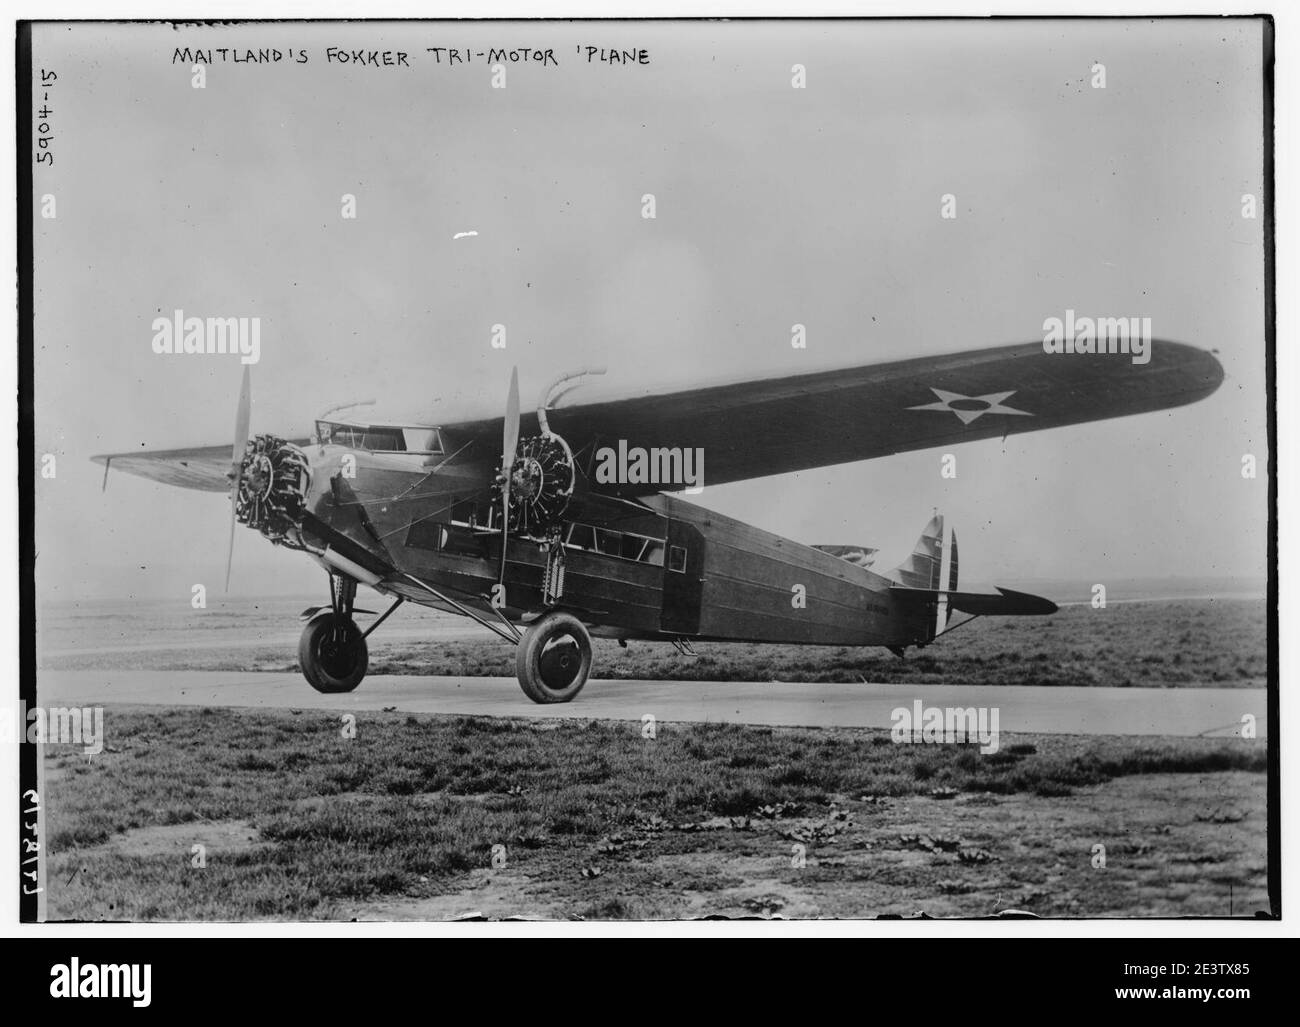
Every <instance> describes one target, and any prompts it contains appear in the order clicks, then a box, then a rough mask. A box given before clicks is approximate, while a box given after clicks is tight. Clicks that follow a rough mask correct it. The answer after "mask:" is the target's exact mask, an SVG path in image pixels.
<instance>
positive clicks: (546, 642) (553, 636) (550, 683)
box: [515, 611, 591, 703]
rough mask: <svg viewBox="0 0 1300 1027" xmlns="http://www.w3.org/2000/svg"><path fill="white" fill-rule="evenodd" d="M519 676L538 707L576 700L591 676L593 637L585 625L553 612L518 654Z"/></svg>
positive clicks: (530, 630) (537, 624) (533, 627)
mask: <svg viewBox="0 0 1300 1027" xmlns="http://www.w3.org/2000/svg"><path fill="white" fill-rule="evenodd" d="M515 672H516V673H517V674H518V675H519V684H520V686H521V687H522V688H523V690H524V695H526V696H528V698H530V699H531V700H532V701H533V702H535V703H556V702H568V701H569V700H570V699H572V698H573V697H574V696H575V695H577V694H578V693H579V692H581V691H582V686H583V685H585V684H586V683H587V675H588V674H590V673H591V636H590V635H588V634H587V629H586V628H585V627H584V626H583V624H582V621H580V620H578V618H577V617H575V616H573V615H572V614H569V613H560V612H559V611H552V612H551V613H548V614H546V615H544V616H543V617H541V618H540V619H538V620H537V621H536V622H534V623H533V624H532V625H531V626H530V627H529V628H528V630H527V631H526V632H524V637H523V641H521V642H520V643H519V646H518V648H517V649H516V650H515Z"/></svg>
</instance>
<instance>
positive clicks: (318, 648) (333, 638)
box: [298, 614, 370, 694]
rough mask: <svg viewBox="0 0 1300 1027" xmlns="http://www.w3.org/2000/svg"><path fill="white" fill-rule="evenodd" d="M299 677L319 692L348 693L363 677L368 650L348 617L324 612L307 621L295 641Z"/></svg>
mask: <svg viewBox="0 0 1300 1027" xmlns="http://www.w3.org/2000/svg"><path fill="white" fill-rule="evenodd" d="M298 661H299V663H301V665H302V676H303V677H305V678H306V679H307V683H308V684H309V685H311V687H312V688H314V689H316V691H318V692H325V693H327V694H331V693H335V692H350V691H352V690H353V689H354V688H356V687H357V685H359V684H360V683H361V679H362V678H363V677H365V676H366V667H367V666H369V664H370V653H369V651H368V650H367V649H366V639H365V636H364V635H363V634H362V633H361V629H360V628H359V627H357V625H356V622H355V621H354V620H353V619H352V618H351V617H339V616H337V615H335V614H325V615H324V616H320V617H316V618H315V619H313V620H311V621H308V623H307V626H306V627H305V628H303V632H302V638H301V639H299V640H298Z"/></svg>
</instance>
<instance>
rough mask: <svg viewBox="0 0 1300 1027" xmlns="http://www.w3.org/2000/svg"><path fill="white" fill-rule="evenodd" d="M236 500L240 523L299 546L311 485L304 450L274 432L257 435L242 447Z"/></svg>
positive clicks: (275, 540) (281, 543) (291, 546)
mask: <svg viewBox="0 0 1300 1027" xmlns="http://www.w3.org/2000/svg"><path fill="white" fill-rule="evenodd" d="M238 482H239V492H238V495H237V497H236V501H235V518H236V519H237V520H238V521H239V523H240V524H246V525H248V526H249V527H250V528H253V529H255V530H257V531H260V532H261V533H262V534H263V535H265V536H266V537H267V538H268V539H270V540H271V541H272V542H274V543H276V544H277V545H283V546H288V547H290V548H291V549H302V548H303V545H302V536H301V533H300V530H299V529H300V528H301V525H302V515H303V513H304V511H305V509H306V500H307V491H308V489H310V488H311V465H310V464H309V463H308V461H307V454H306V453H304V452H303V451H302V450H301V449H299V448H298V447H297V446H295V445H294V444H293V443H291V442H286V441H285V440H284V439H282V438H279V437H277V436H275V435H256V436H254V437H253V438H251V439H249V440H248V443H247V445H246V446H245V447H244V456H243V461H242V463H241V471H240V475H239V478H238Z"/></svg>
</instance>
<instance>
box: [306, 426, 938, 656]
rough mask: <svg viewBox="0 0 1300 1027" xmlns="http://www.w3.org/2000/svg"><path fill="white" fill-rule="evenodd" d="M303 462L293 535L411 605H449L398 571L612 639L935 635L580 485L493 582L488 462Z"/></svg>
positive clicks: (767, 542)
mask: <svg viewBox="0 0 1300 1027" xmlns="http://www.w3.org/2000/svg"><path fill="white" fill-rule="evenodd" d="M305 452H306V453H307V454H308V457H309V460H310V463H311V465H312V469H313V479H312V485H311V489H310V493H309V495H308V501H307V508H308V509H309V510H310V512H311V515H312V516H311V517H309V518H308V520H307V525H306V532H305V533H306V534H307V535H308V536H309V537H314V539H315V541H316V542H317V543H320V544H330V543H332V545H333V548H334V550H335V551H337V552H341V553H343V554H344V555H345V556H346V557H347V558H348V559H351V560H353V561H355V562H358V563H360V564H362V565H363V566H366V567H367V568H369V569H370V570H372V571H373V572H374V573H375V574H376V575H377V576H379V577H380V578H382V581H381V582H379V583H377V584H375V585H374V587H375V588H376V589H377V590H379V591H381V592H385V593H388V594H391V595H395V596H396V595H400V596H403V597H405V598H406V599H408V600H411V601H413V602H417V603H420V604H422V605H426V606H432V607H435V608H442V609H449V607H448V606H447V605H446V604H444V603H442V602H439V601H438V600H437V599H436V598H435V597H434V596H433V595H432V594H431V593H430V592H429V591H428V590H427V589H425V588H423V587H421V585H420V584H419V583H417V582H414V581H409V580H406V579H405V578H404V575H410V576H413V577H414V578H417V579H419V580H420V581H421V582H424V583H427V584H428V585H432V586H433V587H434V588H435V589H437V590H438V591H441V592H444V593H445V594H447V595H448V596H451V597H454V598H455V599H456V600H457V601H458V602H460V603H463V604H465V605H466V606H469V607H471V608H473V609H476V610H479V611H483V612H485V613H490V612H491V607H492V606H495V607H496V609H497V610H498V611H499V613H500V615H501V616H504V617H506V618H507V619H509V620H511V621H513V622H518V621H523V620H527V619H530V618H531V617H532V616H535V615H536V614H537V613H539V612H541V611H543V610H545V609H547V608H559V609H564V610H568V611H570V612H572V613H573V614H575V615H576V616H578V617H579V618H580V619H581V620H582V621H583V622H584V623H586V624H587V625H588V627H589V628H590V630H591V633H592V634H593V635H596V636H604V637H612V638H623V639H658V640H672V639H686V640H714V641H754V642H759V641H761V642H777V643H799V644H813V645H845V646H903V645H912V644H917V643H924V642H925V641H928V639H929V637H931V634H932V632H927V628H931V627H932V623H933V620H932V615H931V613H930V612H928V611H926V610H918V609H917V607H916V606H915V604H912V605H910V606H906V605H904V604H900V603H897V602H895V601H894V599H893V597H892V596H891V594H890V588H891V586H892V585H893V584H895V582H894V581H892V580H891V579H889V578H886V577H884V576H882V575H880V574H877V573H874V572H873V571H871V570H869V569H867V568H865V567H862V566H859V565H857V564H855V563H852V562H850V561H848V560H845V559H842V558H840V557H838V556H832V555H830V554H829V553H826V552H823V551H821V550H819V549H815V548H813V547H811V546H807V545H803V544H801V543H799V542H795V541H792V540H790V539H787V538H783V537H781V536H780V535H776V534H774V533H772V532H768V531H764V530H762V529H759V528H755V527H753V526H751V525H748V524H745V523H743V522H741V521H738V520H736V519H734V518H730V517H725V516H723V515H720V514H716V513H713V512H711V511H709V510H707V509H704V508H703V507H700V506H697V505H695V504H693V503H688V502H686V501H684V500H681V499H677V498H675V497H673V496H668V495H658V496H650V497H644V498H641V499H638V500H635V501H631V500H624V499H618V498H615V497H609V496H601V495H597V494H595V493H593V492H590V491H587V490H585V489H583V488H581V487H580V488H579V489H578V490H577V492H576V493H575V495H574V497H573V500H572V502H571V504H570V507H569V509H568V510H567V511H566V515H565V519H564V520H565V523H564V525H563V527H562V535H561V538H560V543H559V544H558V545H552V546H549V547H547V546H544V545H542V544H540V543H539V542H538V541H537V540H534V539H529V538H523V537H515V536H510V537H509V539H508V542H507V551H506V559H505V563H504V574H503V575H502V574H501V566H502V564H501V530H500V511H499V508H498V507H497V506H496V505H495V504H494V503H493V502H492V501H491V497H490V496H489V493H488V490H487V488H486V487H485V482H490V481H491V479H492V475H493V473H494V467H493V466H490V465H489V463H488V462H486V461H482V460H477V461H476V460H474V459H472V457H462V458H461V459H457V460H454V461H450V462H447V463H446V465H445V466H436V467H434V468H433V469H430V467H428V466H426V463H427V461H426V460H424V459H422V458H421V457H418V456H414V455H407V454H402V453H374V452H366V451H364V450H356V449H352V448H350V447H345V446H335V445H323V446H322V445H311V446H308V447H306V448H305ZM344 540H346V541H344ZM352 547H356V548H352ZM358 549H359V550H361V551H363V552H358V551H357V550H358ZM389 568H391V570H392V571H395V572H398V573H389V572H388V569H389ZM499 575H500V580H499ZM498 585H499V586H501V587H499V588H498V587H497V586H498ZM493 599H495V603H494V602H493Z"/></svg>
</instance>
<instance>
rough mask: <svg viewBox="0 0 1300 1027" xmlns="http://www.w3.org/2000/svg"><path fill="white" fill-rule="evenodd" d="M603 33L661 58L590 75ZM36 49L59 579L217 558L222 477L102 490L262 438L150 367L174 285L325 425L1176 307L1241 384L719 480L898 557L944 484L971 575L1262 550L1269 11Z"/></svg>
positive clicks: (73, 38)
mask: <svg viewBox="0 0 1300 1027" xmlns="http://www.w3.org/2000/svg"><path fill="white" fill-rule="evenodd" d="M588 44H590V45H595V46H605V47H617V48H622V49H645V50H647V51H648V54H649V63H648V64H637V65H632V66H609V65H604V64H599V63H587V61H586V60H585V57H584V56H583V55H582V54H580V53H579V52H577V51H578V48H579V47H583V46H586V45H588ZM330 46H338V47H342V48H344V49H350V50H351V49H376V50H380V51H383V50H388V51H393V52H396V51H404V52H406V53H407V54H409V57H408V58H407V64H408V65H409V66H406V67H402V66H391V67H371V66H364V67H363V66H357V65H355V64H347V65H340V64H338V63H329V62H327V61H326V53H325V51H326V48H327V47H330ZM453 46H454V47H458V48H469V49H471V50H473V51H475V52H476V53H477V51H480V50H486V49H487V48H489V47H493V46H501V47H507V48H515V47H524V46H527V47H529V48H531V49H534V50H545V49H547V48H550V49H552V50H553V52H554V54H555V57H556V60H557V61H558V66H551V65H549V64H548V65H546V66H541V65H537V64H533V63H529V64H509V65H507V78H506V87H505V88H504V89H494V88H492V72H491V70H490V68H489V67H488V64H487V62H486V60H484V59H483V58H479V57H475V58H473V59H472V61H471V63H469V64H463V65H450V66H449V65H448V64H447V63H445V61H446V59H445V58H444V62H443V63H441V64H438V63H435V62H434V59H433V56H432V55H431V54H428V53H427V52H426V48H427V47H453ZM177 47H190V48H194V47H202V48H205V49H206V48H219V47H226V48H240V49H242V48H250V47H251V48H266V47H275V48H278V49H280V50H281V51H282V53H284V54H285V57H284V59H282V60H281V62H279V63H278V64H268V65H260V64H249V63H240V64H234V63H230V62H222V61H220V59H219V55H218V60H217V62H216V63H215V64H213V65H212V66H211V67H208V68H207V69H206V74H207V81H206V88H203V89H195V88H193V87H192V82H191V79H192V72H191V66H190V65H189V64H188V63H183V62H175V63H174V62H173V55H174V51H175V49H176V48H177ZM33 49H34V64H35V66H36V69H37V77H38V82H39V71H40V69H45V70H48V71H53V72H55V73H56V74H57V76H58V78H57V82H56V83H55V84H54V85H53V86H52V87H51V88H50V89H49V92H50V98H49V100H48V101H47V103H48V109H49V114H48V124H49V125H50V126H51V127H52V135H53V149H52V152H53V153H54V158H55V163H54V166H53V167H46V166H38V167H37V168H36V171H35V190H36V194H37V196H38V198H39V197H41V196H44V195H46V194H53V195H54V196H55V197H56V200H57V215H58V216H57V218H56V219H53V220H44V219H42V218H40V217H39V216H37V217H36V219H35V233H36V287H37V294H36V295H37V322H36V344H37V354H36V382H35V394H36V427H37V430H36V449H37V453H38V454H41V453H54V454H56V456H57V458H58V476H57V478H56V479H54V480H48V481H47V480H43V479H40V478H38V479H37V486H38V506H37V509H38V521H37V546H38V550H39V553H40V556H39V560H38V565H37V566H38V576H37V577H38V588H39V589H40V594H41V597H42V598H71V597H74V596H76V595H79V594H106V593H118V594H137V595H145V594H153V595H157V594H173V593H179V594H182V595H184V596H185V597H188V595H189V586H190V584H191V583H193V582H208V583H210V587H211V586H212V584H215V583H217V582H219V581H220V579H221V577H222V573H223V567H224V547H225V538H226V531H227V523H228V518H229V506H228V502H227V501H225V500H224V499H223V498H222V497H221V496H219V495H214V494H207V493H196V492H187V491H181V490H177V489H172V488H168V487H166V486H163V485H159V484H154V483H151V482H147V481H143V480H140V479H136V478H132V477H130V476H127V475H123V474H114V475H113V477H112V479H111V480H110V483H109V488H108V491H107V493H106V494H101V493H100V479H101V473H102V469H101V468H100V467H98V465H94V464H92V463H90V462H89V459H88V458H89V456H90V455H91V454H93V453H99V452H114V451H124V450H133V449H139V448H141V446H142V444H143V445H144V446H147V447H158V448H167V447H172V446H176V445H182V444H217V443H221V444H227V443H229V442H230V441H231V437H232V430H233V421H234V408H235V401H236V396H237V393H238V384H239V377H240V367H239V364H238V362H237V360H236V359H234V358H231V357H221V356H203V357H199V356H185V357H167V356H158V355H155V354H154V353H153V352H152V350H151V347H150V340H151V338H152V335H153V333H152V331H151V328H150V323H151V322H152V320H153V319H154V318H155V317H156V316H158V315H159V314H160V313H163V314H167V315H169V314H170V313H171V311H173V310H175V309H177V308H180V309H183V310H184V311H185V312H186V314H187V315H194V316H201V317H203V316H247V317H253V316H256V317H260V318H261V321H262V359H261V362H260V363H259V364H258V365H257V366H256V367H255V368H254V372H253V394H254V407H253V427H254V430H267V429H273V430H280V431H284V432H290V433H294V434H302V433H305V432H306V431H307V430H309V426H310V423H311V420H312V418H313V417H314V416H315V415H317V414H319V413H320V412H321V411H322V410H323V409H324V408H326V407H328V406H331V405H333V404H336V403H339V402H342V401H345V400H349V399H369V398H378V399H381V400H383V401H385V403H386V404H390V405H394V406H404V405H411V404H414V405H415V406H416V408H417V409H419V410H422V411H423V412H424V416H426V417H427V418H428V419H429V420H430V421H432V422H434V423H437V422H438V421H440V420H444V419H448V418H449V417H450V416H451V415H452V413H453V412H454V413H462V412H465V411H467V410H473V411H474V412H477V413H483V414H496V413H499V412H500V411H501V410H502V408H503V405H504V394H505V391H506V385H507V382H508V379H509V374H510V367H511V366H512V365H514V364H517V365H518V367H519V373H520V382H521V393H522V395H523V397H524V400H525V404H528V403H530V402H531V401H532V400H533V398H534V397H535V396H536V395H537V393H538V391H539V390H540V389H541V387H542V386H543V385H544V384H545V383H546V382H547V381H549V380H550V379H551V378H552V377H554V376H555V375H556V374H558V373H560V372H562V371H565V370H569V369H572V368H575V367H578V366H581V365H584V364H589V363H604V364H606V365H608V367H609V374H608V375H607V377H606V379H605V380H604V381H603V382H602V383H601V385H600V391H601V392H608V393H618V394H629V393H633V392H636V391H638V390H641V389H644V388H647V387H657V386H667V385H673V384H675V385H679V386H681V387H692V386H694V385H697V384H699V383H700V382H701V381H710V380H716V379H721V378H725V379H737V378H743V377H748V376H760V375H762V376H766V375H780V374H794V373H803V372H805V371H811V370H817V369H821V368H825V367H836V366H844V365H850V364H866V363H874V362H879V361H887V360H894V359H899V358H903V357H907V356H915V355H923V354H938V353H945V352H954V351H959V350H965V349H973V348H978V347H983V346H992V345H1001V344H1005V343H1010V342H1029V341H1038V340H1041V338H1042V323H1043V320H1044V318H1047V317H1051V316H1061V315H1063V313H1064V311H1065V310H1066V308H1073V309H1074V310H1076V311H1078V312H1079V313H1080V314H1088V315H1097V316H1127V315H1134V316H1148V317H1150V318H1151V319H1152V324H1153V330H1154V333H1155V335H1156V336H1157V337H1162V338H1169V339H1176V340H1180V341H1183V342H1189V343H1192V344H1194V345H1198V346H1202V347H1204V348H1207V349H1216V350H1217V351H1218V354H1219V359H1220V360H1221V361H1222V363H1223V365H1224V367H1225V370H1226V373H1227V379H1226V381H1225V383H1224V385H1223V386H1222V387H1221V388H1220V389H1219V391H1218V392H1217V393H1216V394H1215V395H1213V396H1212V397H1210V398H1209V399H1207V400H1204V401H1202V402H1200V403H1198V404H1196V405H1194V406H1191V407H1186V408H1181V409H1177V410H1174V411H1169V412H1166V413H1157V414H1150V415H1143V416H1140V417H1134V418H1125V419H1120V420H1115V421H1110V422H1104V423H1097V424H1089V425H1083V426H1079V427H1076V428H1069V429H1059V430H1054V431H1048V432H1043V433H1036V434H1030V435H1021V436H1015V437H1012V438H1009V439H1007V440H1006V441H1005V442H999V441H989V442H980V443H973V444H970V445H967V446H963V447H958V448H956V449H955V450H953V452H955V453H956V454H957V458H958V476H957V478H956V480H944V479H942V478H941V477H940V473H939V458H940V454H939V453H938V452H919V453H910V454H905V455H901V456H896V457H891V458H888V459H882V460H875V461H871V462H865V463H858V464H852V465H845V466H839V467H834V468H828V469H825V470H820V471H814V472H805V473H801V474H798V475H786V476H782V477H778V478H770V479H764V480H758V481H753V482H747V483H742V484H736V485H728V486H721V487H717V488H706V490H705V492H704V494H703V495H702V496H699V497H697V499H696V501H698V502H702V503H704V504H705V505H707V506H710V507H712V508H714V509H716V510H719V511H721V512H724V513H728V514H731V515H733V516H738V517H741V518H743V519H745V520H747V521H750V522H752V523H755V524H757V525H759V526H760V527H763V528H767V529H770V530H773V531H777V532H780V533H782V534H784V535H788V536H790V537H793V538H795V539H797V540H799V541H803V542H809V543H853V544H867V545H875V546H878V547H881V548H882V549H883V550H884V552H883V553H882V560H884V561H885V562H887V563H892V562H896V561H897V560H898V559H901V558H902V556H903V555H904V554H905V553H906V552H907V551H908V550H910V548H911V546H912V543H913V541H914V540H915V538H916V536H917V535H918V534H919V532H920V530H921V528H922V526H923V525H924V524H925V522H926V520H927V518H928V517H929V516H930V513H931V510H932V508H933V507H936V506H937V507H939V508H940V509H941V510H943V511H944V512H945V513H947V514H948V516H949V518H950V521H951V523H953V524H954V526H955V527H956V530H957V532H958V535H959V538H960V539H961V557H962V574H963V580H967V581H969V580H973V579H976V580H980V581H984V582H994V581H1002V582H1008V581H1018V580H1025V579H1028V578H1033V577H1069V578H1077V579H1080V580H1088V581H1105V580H1107V579H1108V578H1116V577H1128V576H1162V575H1197V576H1211V575H1214V576H1217V575H1263V574H1264V573H1265V569H1266V565H1265V540H1266V494H1267V493H1266V488H1267V485H1266V481H1265V477H1264V474H1263V468H1264V464H1265V460H1266V436H1265V409H1266V408H1265V401H1266V400H1265V386H1264V366H1265V354H1264V320H1263V312H1264V307H1263V303H1264V280H1263V253H1262V244H1261V233H1262V224H1263V222H1262V220H1258V219H1257V220H1248V219H1244V218H1243V217H1242V216H1241V198H1242V195H1243V194H1244V193H1253V194H1256V195H1258V194H1259V193H1260V191H1261V188H1262V182H1261V174H1262V127H1261V82H1262V71H1261V28H1260V24H1259V22H1249V21H1225V20H1222V19H1211V20H1196V21H1191V20H1169V21H1097V22H1091V21H1037V22H1034V21H997V22H980V21H973V22H964V23H961V22H939V21H934V22H928V23H904V22H842V21H834V22H831V21H827V22H802V23H801V22H744V23H734V22H733V23H716V24H712V23H703V22H700V23H658V24H638V23H620V24H603V25H593V24H589V23H588V24H573V23H556V24H536V23H533V24H520V23H497V24H477V25H475V24H462V25H455V24H453V25H446V24H383V23H371V24H361V25H358V24H310V25H292V24H286V25H267V26H259V25H246V26H235V27H228V26H221V27H212V28H208V27H187V28H181V29H173V28H171V27H167V26H154V25H130V26H100V25H90V24H76V25H65V26H47V27H38V28H36V29H35V30H34V47H33ZM290 49H293V50H295V51H298V50H303V49H305V50H306V51H307V53H308V61H307V63H305V64H302V63H298V62H297V61H296V60H290V58H289V57H288V51H289V50H290ZM1098 62H1100V63H1101V64H1104V65H1105V69H1106V70H1105V74H1106V87H1105V88H1104V89H1095V88H1093V87H1092V84H1091V81H1092V77H1093V73H1092V71H1091V68H1092V67H1093V65H1094V64H1095V63H1098ZM796 64H799V65H803V67H804V68H805V69H806V83H807V85H806V88H803V89H795V88H792V87H791V77H792V67H793V66H794V65H796ZM36 92H37V99H38V100H39V99H40V98H41V92H42V90H41V89H40V88H37V90H36ZM345 193H350V194H353V195H355V197H356V203H357V215H358V216H357V218H356V219H355V220H345V219H343V218H342V217H341V216H340V198H341V196H342V195H343V194H345ZM646 193H651V194H653V195H654V197H655V203H656V214H657V217H656V218H655V219H654V220H647V219H644V218H642V216H641V213H642V196H643V195H644V194H646ZM945 193H952V194H954V195H955V196H956V198H957V208H958V217H957V218H956V219H955V220H944V219H942V218H941V217H940V205H941V197H942V196H943V195H944V194H945ZM463 232H477V235H472V236H464V237H462V238H459V239H456V238H453V236H455V235H456V234H457V233H463ZM498 323H500V324H504V325H506V327H507V347H506V349H505V350H503V351H502V350H494V349H492V348H491V347H490V345H489V342H490V332H491V326H492V325H494V324H498ZM794 323H802V324H804V325H806V326H807V333H808V346H807V349H806V350H794V349H792V348H791V346H790V341H789V340H790V328H791V325H792V324H794ZM1008 387H1010V385H1009V386H1008ZM574 398H575V399H577V398H578V396H577V395H575V397H574ZM1013 403H1014V401H1013ZM1245 453H1254V454H1256V455H1257V457H1258V458H1259V462H1260V471H1261V473H1260V477H1259V478H1258V479H1257V480H1254V481H1248V480H1243V479H1242V477H1241V474H1240V467H1241V457H1242V455H1243V454H1245ZM706 470H707V467H706ZM239 535H240V537H239V539H238V542H237V549H236V573H235V582H234V586H233V591H234V592H235V593H240V592H245V593H252V592H258V591H263V590H266V589H268V588H274V589H276V590H277V591H283V590H287V589H294V588H298V587H300V586H301V587H302V588H303V589H304V590H306V591H308V592H310V591H312V590H315V591H321V582H322V580H323V576H322V575H321V572H320V571H319V569H318V568H316V566H315V565H314V564H312V563H311V562H310V561H308V560H305V559H304V558H302V557H301V556H297V555H294V554H289V553H287V552H285V551H283V550H274V549H273V548H272V547H271V546H270V545H269V544H268V543H266V542H265V541H264V540H262V539H261V538H259V537H257V536H255V535H254V534H252V533H251V532H247V531H242V530H241V531H240V533H239ZM322 594H323V593H322Z"/></svg>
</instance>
